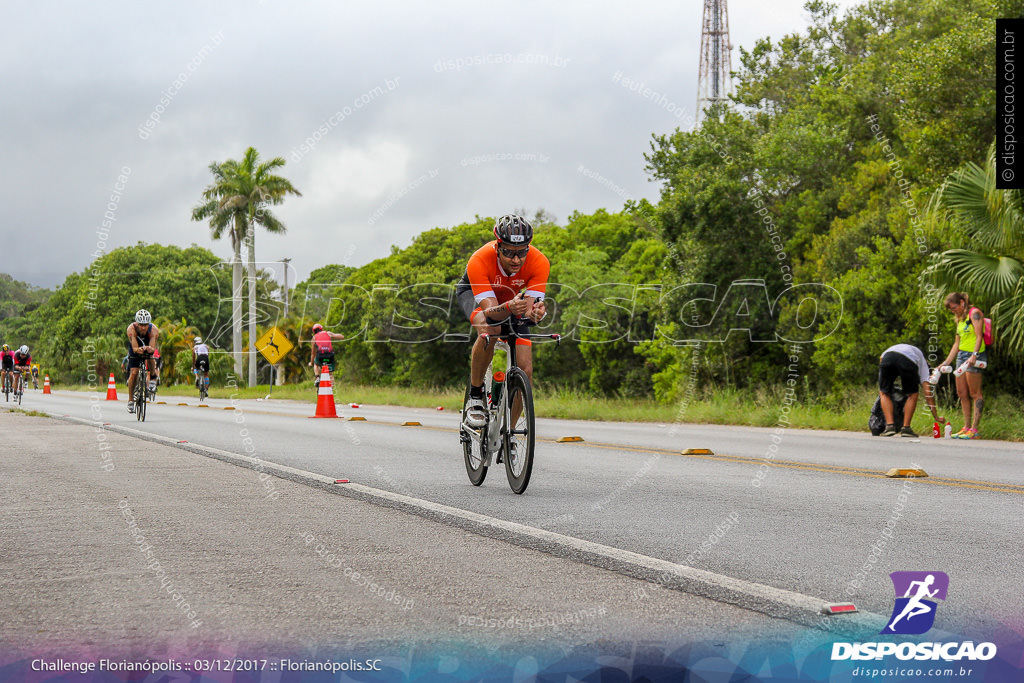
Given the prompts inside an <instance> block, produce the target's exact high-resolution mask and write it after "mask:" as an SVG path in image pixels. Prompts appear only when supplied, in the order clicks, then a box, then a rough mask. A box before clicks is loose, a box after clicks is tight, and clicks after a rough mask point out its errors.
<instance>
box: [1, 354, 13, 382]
mask: <svg viewBox="0 0 1024 683" xmlns="http://www.w3.org/2000/svg"><path fill="white" fill-rule="evenodd" d="M0 381H2V382H3V383H4V385H5V386H6V383H7V382H10V386H11V389H13V388H14V352H13V351H11V347H10V346H8V345H7V344H4V348H3V351H0Z"/></svg>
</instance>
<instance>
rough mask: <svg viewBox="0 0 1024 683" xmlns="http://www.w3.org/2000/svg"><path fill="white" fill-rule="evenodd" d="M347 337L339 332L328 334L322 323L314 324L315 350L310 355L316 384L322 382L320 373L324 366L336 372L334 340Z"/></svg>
mask: <svg viewBox="0 0 1024 683" xmlns="http://www.w3.org/2000/svg"><path fill="white" fill-rule="evenodd" d="M344 338H345V335H343V334H339V333H338V332H328V331H327V330H325V329H324V326H323V325H321V324H320V323H314V324H313V348H312V349H310V353H309V364H310V365H312V366H313V375H314V382H313V383H314V384H316V383H318V382H319V381H320V372H321V369H322V368H323V366H325V365H326V366H327V369H328V370H329V371H330V372H334V340H335V339H337V340H339V341H340V340H342V339H344Z"/></svg>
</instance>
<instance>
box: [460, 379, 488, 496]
mask: <svg viewBox="0 0 1024 683" xmlns="http://www.w3.org/2000/svg"><path fill="white" fill-rule="evenodd" d="M467 403H469V386H468V385H467V386H466V397H465V398H464V399H463V400H462V416H461V417H462V422H461V423H460V424H459V440H460V441H462V456H463V458H464V459H465V461H466V474H468V475H469V481H470V483H471V484H473V486H480V484H482V483H484V479H485V478H486V477H487V465H486V464H485V463H486V462H487V459H486V458H485V457H484V450H485V449H486V448H487V439H486V438H484V435H485V430H484V429H473V428H472V427H467V426H466V404H467Z"/></svg>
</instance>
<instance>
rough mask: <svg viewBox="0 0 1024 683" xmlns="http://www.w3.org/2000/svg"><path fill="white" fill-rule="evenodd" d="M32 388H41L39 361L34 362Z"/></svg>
mask: <svg viewBox="0 0 1024 683" xmlns="http://www.w3.org/2000/svg"><path fill="white" fill-rule="evenodd" d="M32 388H33V389H38V388H39V364H38V363H33V364H32Z"/></svg>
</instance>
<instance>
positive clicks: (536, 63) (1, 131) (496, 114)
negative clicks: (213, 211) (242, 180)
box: [0, 0, 855, 287]
mask: <svg viewBox="0 0 1024 683" xmlns="http://www.w3.org/2000/svg"><path fill="white" fill-rule="evenodd" d="M802 4H803V3H802V0H777V1H774V2H771V3H766V2H759V1H755V0H733V2H731V3H729V22H730V31H731V38H732V43H733V45H734V50H733V68H734V69H737V68H738V66H739V58H738V53H739V46H741V45H742V46H744V47H746V48H748V49H749V48H750V47H752V46H753V44H754V41H755V40H756V39H757V38H758V37H762V36H771V37H772V38H779V37H781V36H782V35H784V34H786V33H791V32H794V31H800V30H803V29H804V28H805V27H806V25H807V22H808V14H807V13H806V12H805V11H804V9H803V7H802ZM840 4H841V6H843V7H847V6H851V5H853V4H855V3H854V2H853V1H852V0H849V1H844V2H842V3H840ZM702 6H703V5H702V2H701V1H700V0H664V1H662V0H646V1H645V0H638V1H636V2H631V3H624V2H601V1H593V0H585V1H584V0H579V1H577V0H567V1H563V2H551V1H550V0H544V1H536V2H534V1H526V2H512V3H496V2H481V1H479V0H477V1H474V2H461V1H454V0H435V2H431V3H412V2H374V3H352V2H327V1H323V2H305V3H285V2H281V1H279V0H263V1H261V2H250V3H242V2H216V3H213V2H177V3H161V4H157V3H128V2H90V3H72V2H63V3H56V2H43V3H33V2H25V3H20V4H12V3H8V4H6V5H5V10H6V11H5V13H4V21H3V22H2V23H0V55H2V60H0V69H2V70H3V74H2V83H3V97H2V98H0V112H2V113H0V117H2V119H0V120H2V122H3V125H2V126H0V136H2V149H3V151H4V156H5V159H4V166H5V171H4V181H3V182H2V183H0V199H2V201H3V205H4V207H5V211H4V217H3V219H2V220H3V229H2V233H3V237H4V242H5V244H7V245H11V244H14V245H20V246H21V247H23V249H22V250H20V251H18V252H16V253H11V252H10V251H7V250H5V256H6V257H5V258H4V259H3V261H4V262H3V263H2V264H0V271H3V272H10V273H11V274H12V275H13V276H14V277H15V278H16V279H19V280H23V281H26V282H29V283H32V284H35V285H39V286H45V287H53V286H55V285H57V284H60V283H61V282H63V280H64V278H65V277H66V276H67V275H68V274H69V273H71V272H76V271H80V270H82V269H84V268H85V267H86V266H88V265H89V263H91V262H92V261H93V259H94V256H93V254H94V253H96V252H97V248H98V246H99V247H100V248H101V249H106V250H107V251H109V250H111V249H114V248H116V247H119V246H125V245H131V244H135V243H136V242H138V241H140V240H141V241H145V242H149V243H154V242H156V243H161V244H176V245H181V246H188V245H190V244H192V243H196V244H198V245H200V246H204V247H207V248H209V249H211V250H212V251H213V252H214V253H216V254H217V255H218V256H221V257H222V258H224V259H225V260H229V259H230V255H231V247H230V243H229V242H228V241H226V240H222V241H219V242H214V241H212V240H211V238H210V233H209V227H208V226H207V225H205V224H201V223H193V222H191V220H190V214H191V210H192V208H193V206H195V204H196V203H197V202H198V201H199V199H200V194H201V192H202V190H203V188H204V187H205V186H206V185H207V184H208V183H209V182H210V180H211V175H210V173H209V170H208V166H209V164H210V162H212V161H218V162H220V161H224V160H225V159H228V158H235V159H240V158H241V156H242V154H243V152H244V150H245V149H246V147H248V146H250V145H252V146H255V147H256V149H257V150H259V152H260V154H261V155H262V156H263V157H264V158H270V157H274V156H283V157H285V159H286V160H287V162H288V163H287V165H286V166H285V167H284V168H283V169H282V170H281V173H282V175H284V176H285V177H287V178H289V179H290V180H291V181H292V182H293V183H294V185H295V186H296V187H297V188H298V189H299V190H300V191H301V192H302V194H303V196H302V197H297V198H290V199H288V201H287V202H286V204H284V205H283V206H281V207H279V208H278V209H277V214H278V216H279V217H280V218H281V219H282V220H283V221H284V223H285V224H286V226H287V228H288V233H287V235H285V236H272V235H268V234H266V233H265V232H261V233H259V234H258V236H257V239H256V249H257V258H258V259H259V260H260V261H277V260H279V259H281V258H284V257H289V258H291V259H292V262H291V263H292V271H291V273H290V275H289V281H290V283H294V282H295V281H296V278H298V279H299V280H301V279H304V278H305V277H306V276H308V274H309V272H310V271H311V270H313V269H314V268H317V267H320V266H322V265H326V264H328V263H343V264H347V265H353V266H359V265H362V264H365V263H367V262H369V261H371V260H373V259H375V258H379V257H381V256H384V255H386V254H387V253H388V252H389V249H390V246H391V245H398V246H400V247H404V246H406V245H408V244H409V243H410V241H411V240H412V238H413V236H415V235H416V234H417V233H419V232H422V231H423V230H426V229H429V228H432V227H436V226H451V225H456V224H458V223H462V222H466V221H472V220H473V219H474V217H475V216H476V215H481V216H493V215H500V214H503V213H507V212H510V211H512V210H513V209H515V208H518V207H523V208H526V209H527V210H528V211H529V212H531V213H532V212H533V211H535V210H536V209H539V208H543V209H545V210H547V211H548V212H549V213H551V214H553V215H554V216H555V217H556V218H557V219H558V221H559V222H560V223H563V224H564V222H565V220H566V218H567V217H568V216H569V214H570V213H572V212H573V211H577V210H578V211H581V212H584V213H590V212H593V211H594V210H596V209H598V208H602V207H604V208H608V209H609V210H613V211H614V210H619V209H620V208H621V207H622V204H623V202H624V201H625V199H627V198H630V197H634V198H639V197H648V198H651V199H654V198H656V197H657V194H658V188H657V186H656V185H654V184H653V183H651V182H650V181H649V180H648V177H647V175H646V173H645V171H644V159H643V155H644V153H645V152H646V151H648V149H649V142H650V139H651V135H652V134H654V133H657V134H662V133H667V132H671V131H672V130H674V129H675V128H676V127H682V128H684V129H688V128H689V122H690V120H691V118H692V116H693V115H694V109H695V103H696V92H697V72H698V52H699V47H700V29H701V12H702ZM616 78H618V80H616ZM629 81H632V82H642V83H643V84H645V85H646V86H647V87H648V88H650V89H651V90H653V91H657V92H659V93H663V94H664V95H665V96H666V101H665V102H662V103H659V101H657V100H655V99H653V98H645V97H643V96H642V95H640V94H638V93H637V92H633V91H631V90H629V89H627V88H626V87H623V83H626V82H629ZM673 105H675V106H674V107H673ZM147 122H148V124H147ZM147 125H148V127H147ZM303 145H305V146H303ZM119 176H124V178H121V179H119ZM125 179H126V182H125ZM112 195H113V196H115V197H114V199H115V201H114V202H113V203H112V202H111V199H112ZM108 205H110V206H114V207H116V208H115V209H113V210H111V215H112V217H113V220H112V221H110V220H109V219H110V216H108V217H107V220H108V221H109V224H110V226H111V227H110V229H109V231H107V233H106V234H105V236H106V238H107V239H106V240H105V243H101V244H99V245H98V244H97V242H98V235H97V230H98V229H100V228H101V226H102V224H103V222H104V220H105V218H104V215H105V213H107V212H108ZM277 272H278V273H280V272H281V271H280V268H278V270H277Z"/></svg>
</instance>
